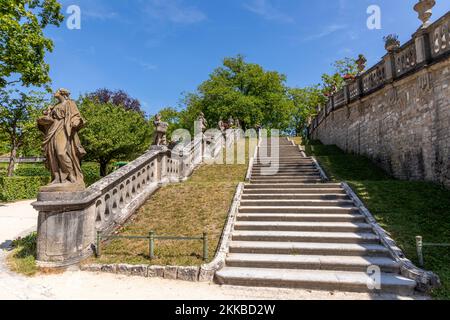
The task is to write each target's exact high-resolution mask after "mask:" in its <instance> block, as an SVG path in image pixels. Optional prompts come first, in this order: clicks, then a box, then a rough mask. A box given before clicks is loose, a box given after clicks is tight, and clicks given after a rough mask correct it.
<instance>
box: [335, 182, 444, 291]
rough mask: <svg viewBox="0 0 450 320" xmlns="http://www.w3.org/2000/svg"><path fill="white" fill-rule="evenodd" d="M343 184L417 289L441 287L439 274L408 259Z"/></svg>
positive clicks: (357, 198)
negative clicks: (419, 266)
mask: <svg viewBox="0 0 450 320" xmlns="http://www.w3.org/2000/svg"><path fill="white" fill-rule="evenodd" d="M341 185H342V187H343V188H344V190H345V192H346V193H347V195H348V196H349V197H350V199H352V200H353V202H354V203H355V204H356V206H357V207H358V208H359V210H360V211H361V213H362V214H363V215H364V216H365V218H366V221H367V223H368V224H370V226H371V227H372V230H373V232H375V234H377V235H378V236H379V237H380V240H381V242H382V243H383V245H385V246H386V248H387V249H388V250H389V252H390V254H391V256H392V258H393V259H394V260H395V261H396V262H397V263H398V264H399V265H400V272H401V275H402V276H404V277H406V278H409V279H412V280H415V281H416V283H417V287H416V289H417V290H418V291H421V292H427V291H429V290H431V289H434V288H437V287H439V286H440V280H439V276H438V275H436V274H435V273H433V272H431V271H425V270H423V269H420V268H418V267H416V266H415V265H414V264H413V263H412V262H411V261H410V260H409V259H407V258H406V256H405V254H404V253H403V251H402V250H401V249H400V248H399V247H398V246H397V244H396V243H395V241H394V239H392V238H391V236H390V235H389V233H388V232H387V231H386V230H384V229H383V228H382V227H381V226H380V225H379V224H378V222H377V221H376V220H375V218H374V217H373V215H372V214H371V213H370V211H369V210H368V209H367V208H366V206H365V205H364V203H363V202H362V201H361V199H360V198H359V197H358V196H357V195H356V193H355V192H354V191H353V190H352V188H350V186H349V185H348V184H347V182H342V183H341Z"/></svg>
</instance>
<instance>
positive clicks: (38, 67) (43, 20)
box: [0, 0, 64, 89]
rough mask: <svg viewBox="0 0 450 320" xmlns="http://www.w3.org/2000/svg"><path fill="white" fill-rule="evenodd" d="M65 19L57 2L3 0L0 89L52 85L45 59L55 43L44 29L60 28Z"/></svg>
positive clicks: (0, 35) (1, 13)
mask: <svg viewBox="0 0 450 320" xmlns="http://www.w3.org/2000/svg"><path fill="white" fill-rule="evenodd" d="M63 19H64V16H63V15H62V14H61V4H59V3H58V1H57V0H14V1H11V0H0V89H1V88H5V87H7V86H8V85H11V84H13V83H18V82H20V83H21V84H22V85H23V86H30V85H34V86H41V85H43V84H47V83H49V82H50V77H49V65H48V64H46V63H45V61H44V57H45V53H46V52H47V51H48V52H51V51H52V50H53V42H52V41H51V40H50V39H48V38H46V37H45V36H44V29H45V28H46V27H47V26H49V25H55V26H59V25H60V23H61V22H62V21H63Z"/></svg>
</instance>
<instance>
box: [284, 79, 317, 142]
mask: <svg viewBox="0 0 450 320" xmlns="http://www.w3.org/2000/svg"><path fill="white" fill-rule="evenodd" d="M289 96H290V98H291V100H292V102H293V104H294V108H293V110H292V116H291V121H292V124H291V127H292V128H293V129H294V130H295V133H296V135H297V136H299V135H302V134H303V133H304V130H305V128H306V127H307V126H308V125H309V120H310V119H311V118H312V117H314V116H315V115H316V113H317V111H316V108H317V106H319V105H323V104H324V103H325V96H324V95H323V94H322V90H321V89H320V86H319V85H316V86H312V87H306V88H292V89H290V90H289Z"/></svg>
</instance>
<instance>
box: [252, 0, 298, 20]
mask: <svg viewBox="0 0 450 320" xmlns="http://www.w3.org/2000/svg"><path fill="white" fill-rule="evenodd" d="M244 8H245V9H247V10H248V11H250V12H253V13H255V14H257V15H260V16H261V17H263V18H264V19H267V20H273V21H279V22H284V23H293V22H294V19H293V18H292V17H290V16H288V15H287V14H285V13H283V12H281V11H279V10H278V9H277V8H275V7H274V6H273V5H272V3H271V2H270V1H269V0H252V1H250V2H246V3H245V4H244Z"/></svg>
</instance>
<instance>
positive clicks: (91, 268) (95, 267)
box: [80, 264, 102, 272]
mask: <svg viewBox="0 0 450 320" xmlns="http://www.w3.org/2000/svg"><path fill="white" fill-rule="evenodd" d="M80 270H81V271H88V272H100V271H102V265H101V264H85V265H81V266H80Z"/></svg>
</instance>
